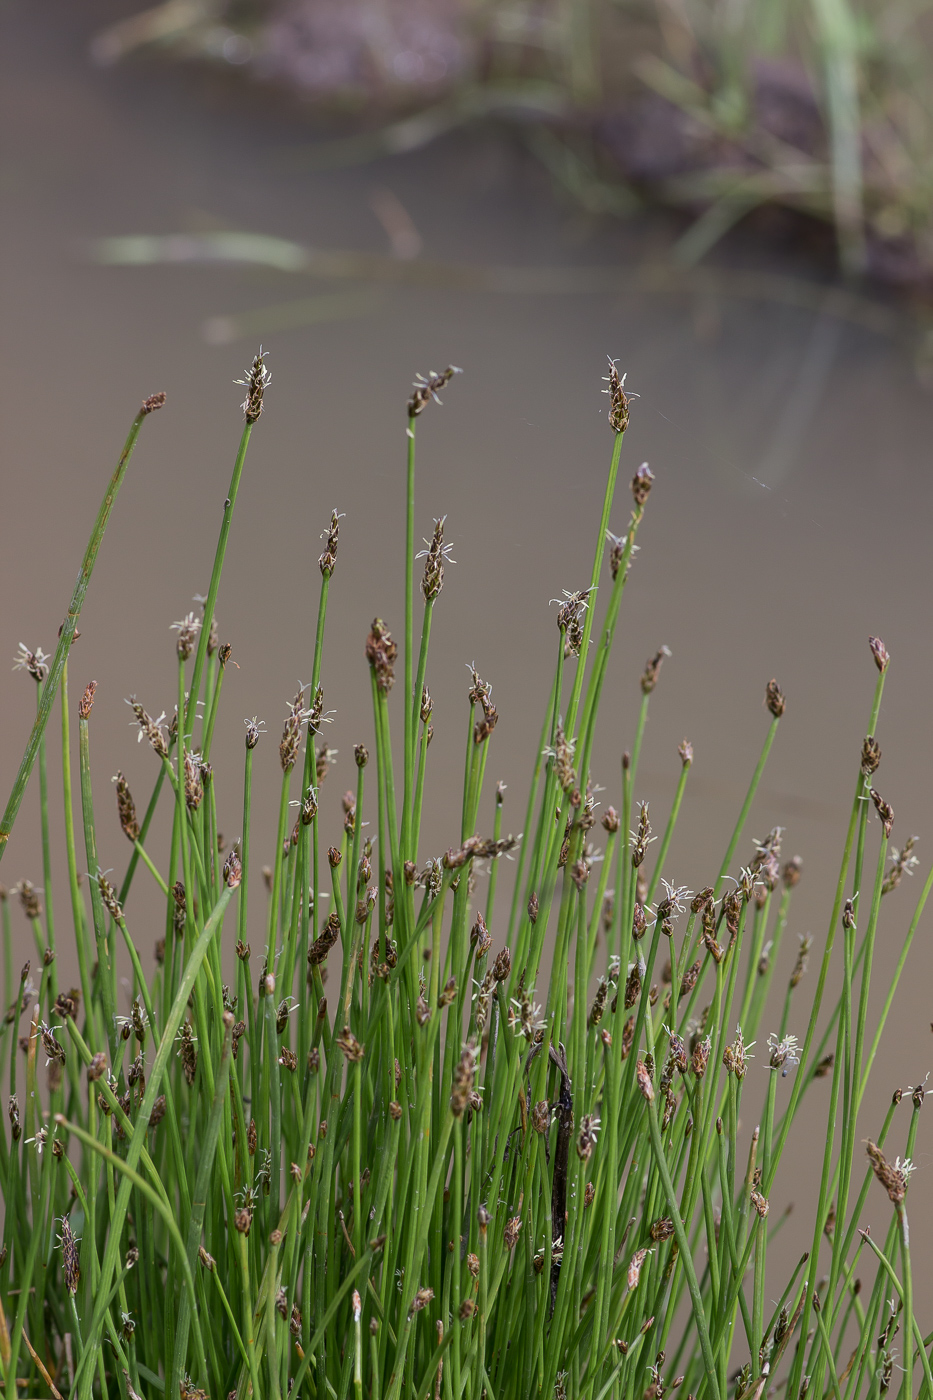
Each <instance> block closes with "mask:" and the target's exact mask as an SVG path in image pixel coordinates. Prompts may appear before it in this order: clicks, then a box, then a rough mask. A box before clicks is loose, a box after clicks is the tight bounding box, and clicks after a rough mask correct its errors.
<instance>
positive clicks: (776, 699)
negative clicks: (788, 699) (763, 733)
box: [765, 680, 785, 719]
mask: <svg viewBox="0 0 933 1400" xmlns="http://www.w3.org/2000/svg"><path fill="white" fill-rule="evenodd" d="M765 704H766V705H767V707H768V709H769V710H770V711H771V713H772V715H773V716H774V718H775V719H780V718H781V715H782V714H783V713H784V709H785V700H784V692H783V690H782V689H781V687H780V686H779V685H778V683H777V681H775V680H770V681H768V684H767V686H766V688H765Z"/></svg>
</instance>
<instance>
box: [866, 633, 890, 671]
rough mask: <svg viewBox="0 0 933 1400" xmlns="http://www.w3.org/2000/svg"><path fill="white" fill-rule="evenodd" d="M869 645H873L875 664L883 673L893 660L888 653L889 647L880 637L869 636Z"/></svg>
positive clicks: (872, 651)
mask: <svg viewBox="0 0 933 1400" xmlns="http://www.w3.org/2000/svg"><path fill="white" fill-rule="evenodd" d="M868 645H869V646H870V647H871V654H872V656H873V657H874V658H875V665H876V666H877V667H878V670H879V671H880V672H881V673H882V675H883V674H884V672H885V671H886V670H887V669H888V666H889V664H890V661H891V657H890V656H889V655H888V649H887V647H886V646H885V644H884V642H883V641H882V640H881V638H880V637H869V638H868Z"/></svg>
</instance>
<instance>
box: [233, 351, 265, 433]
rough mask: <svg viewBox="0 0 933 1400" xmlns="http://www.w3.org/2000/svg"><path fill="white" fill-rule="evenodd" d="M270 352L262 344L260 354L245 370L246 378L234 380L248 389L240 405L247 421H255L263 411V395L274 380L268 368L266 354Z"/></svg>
mask: <svg viewBox="0 0 933 1400" xmlns="http://www.w3.org/2000/svg"><path fill="white" fill-rule="evenodd" d="M268 353H269V352H268V351H267V350H263V348H262V346H261V345H260V347H259V354H258V355H257V356H256V358H255V359H254V360H253V363H252V364H251V365H250V367H249V369H248V370H246V371H245V373H246V378H245V379H235V380H234V381H233V382H234V384H239V385H241V387H242V388H244V389H245V390H246V398H245V399H244V400H243V402H242V404H241V405H240V407H241V408H242V410H243V413H244V414H245V416H246V421H247V423H255V422H256V420H257V419H258V418H259V415H260V414H261V413H262V400H263V395H264V394H265V392H266V389H267V388H268V386H269V384H270V383H271V381H272V375H271V374H270V373H269V371H268V369H267V368H266V355H267V354H268Z"/></svg>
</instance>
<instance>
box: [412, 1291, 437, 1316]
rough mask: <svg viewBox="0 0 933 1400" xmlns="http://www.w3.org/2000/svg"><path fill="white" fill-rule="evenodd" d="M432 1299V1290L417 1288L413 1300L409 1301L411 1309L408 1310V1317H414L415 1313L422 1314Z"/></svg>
mask: <svg viewBox="0 0 933 1400" xmlns="http://www.w3.org/2000/svg"><path fill="white" fill-rule="evenodd" d="M433 1297H434V1289H433V1288H419V1289H418V1292H417V1293H416V1294H415V1296H414V1298H412V1300H411V1307H410V1308H409V1309H408V1316H409V1317H414V1315H415V1313H417V1312H422V1311H423V1309H424V1308H426V1307H427V1306H428V1304H429V1303H430V1301H431V1299H432V1298H433Z"/></svg>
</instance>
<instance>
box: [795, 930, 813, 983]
mask: <svg viewBox="0 0 933 1400" xmlns="http://www.w3.org/2000/svg"><path fill="white" fill-rule="evenodd" d="M798 936H799V938H800V947H799V948H798V950H797V961H796V962H795V963H794V970H793V972H792V973H791V975H790V985H791V986H792V987H796V986H797V985H798V983H799V982H800V980H801V978H802V977H803V975H804V973H805V972H806V970H807V964H808V962H809V961H810V949H811V948H812V947H813V938H812V935H811V934H809V933H806V934H804V933H801V934H799V935H798Z"/></svg>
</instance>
